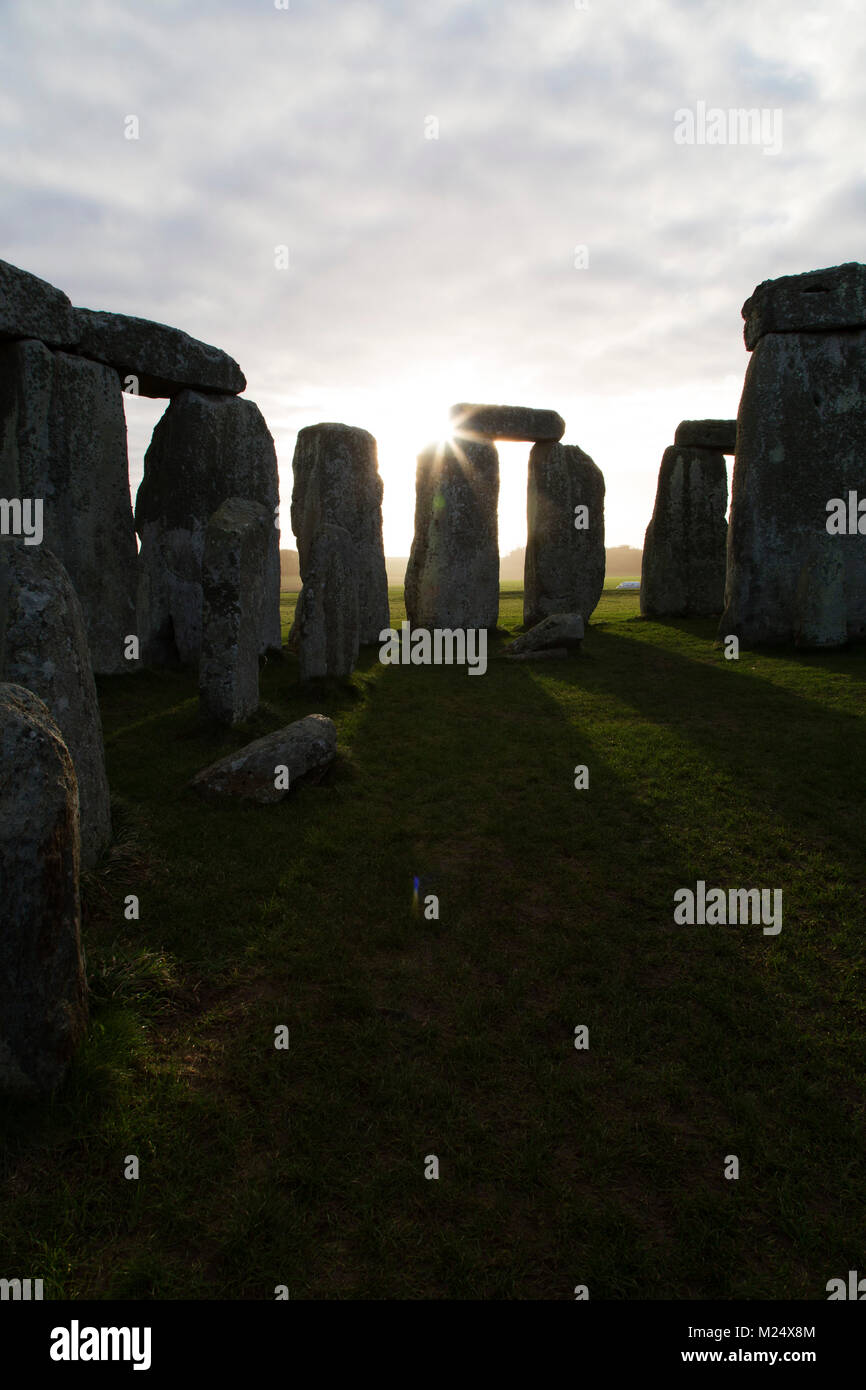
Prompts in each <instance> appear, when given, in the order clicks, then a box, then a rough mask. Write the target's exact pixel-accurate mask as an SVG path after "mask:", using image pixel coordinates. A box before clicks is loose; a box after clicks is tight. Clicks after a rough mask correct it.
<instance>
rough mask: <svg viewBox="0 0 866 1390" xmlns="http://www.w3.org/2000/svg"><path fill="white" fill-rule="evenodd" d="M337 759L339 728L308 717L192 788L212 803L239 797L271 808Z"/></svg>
mask: <svg viewBox="0 0 866 1390" xmlns="http://www.w3.org/2000/svg"><path fill="white" fill-rule="evenodd" d="M336 754H337V730H336V728H335V727H334V724H333V722H332V721H331V720H330V719H327V718H326V717H325V715H323V714H308V715H307V717H306V718H305V719H298V720H296V721H295V723H294V724H287V725H286V727H285V728H283V729H277V730H276V732H275V733H272V734H266V735H265V737H264V738H257V739H256V741H255V742H254V743H248V744H247V745H246V747H244V748H238V749H237V751H236V752H234V753H230V754H229V755H228V757H226V758H221V759H220V760H219V762H216V763H212V764H211V766H210V767H206V768H205V769H204V770H203V771H202V772H199V773H197V774H196V776H195V777H194V778H193V779H192V782H191V783H190V786H191V787H192V788H193V789H194V790H195V791H197V792H198V794H199V795H200V796H204V797H208V798H215V797H223V796H238V797H242V798H244V799H245V800H247V801H258V802H259V803H261V804H262V805H270V804H271V803H272V802H274V801H281V800H282V799H283V797H284V796H287V795H288V794H289V792H290V791H291V789H292V787H294V785H295V783H296V782H297V781H298V779H299V778H301V777H305V776H306V775H307V774H308V773H311V772H321V771H323V770H324V769H325V768H327V767H328V765H329V764H330V763H332V762H333V761H334V758H335V757H336ZM283 769H285V770H286V771H287V773H288V777H286V775H285V772H283ZM286 782H288V785H286Z"/></svg>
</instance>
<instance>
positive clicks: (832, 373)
mask: <svg viewBox="0 0 866 1390" xmlns="http://www.w3.org/2000/svg"><path fill="white" fill-rule="evenodd" d="M864 381H866V329H858V330H853V329H849V330H847V331H845V332H841V333H830V332H821V333H768V334H767V335H766V337H763V338H761V340H760V342H759V343H758V345H757V347H756V348H755V350H754V352H753V353H752V356H751V358H750V359H749V365H748V368H747V370H746V379H745V383H744V386H743V394H742V397H741V400H740V411H739V415H738V417H737V458H736V464H735V467H734V478H733V486H732V491H731V514H730V526H729V536H728V567H727V583H726V590H725V611H724V613H723V615H722V619H721V623H720V625H719V636H720V637H721V638H724V637H726V636H728V635H730V634H734V635H736V636H738V637H739V638H740V640H741V641H743V642H745V643H748V644H753V645H758V644H770V645H774V644H780V643H789V642H793V641H796V640H798V639H797V634H798V633H800V634H802V633H803V632H806V633H807V634H808V633H811V637H810V638H809V645H829V646H834V645H837V639H838V637H839V636H840V635H841V605H842V603H843V602H844V606H845V612H846V624H845V625H846V632H847V638H848V640H849V641H863V640H866V546H864V540H863V537H862V536H860V535H859V534H852V535H828V534H827V520H828V512H827V503H828V502H830V501H831V500H832V499H833V498H846V497H847V496H848V493H849V491H855V492H857V493H858V494H859V495H860V496H866V389H864V385H863V383H864ZM825 537H826V539H825ZM836 549H838V553H839V555H840V556H841V559H842V566H843V570H844V573H843V576H842V582H841V584H840V582H839V577H838V572H837V571H836V570H835V568H834V567H833V565H832V563H831V552H832V551H833V550H836ZM804 567H805V569H806V574H805V576H804ZM816 585H817V589H816ZM822 585H826V586H827V590H828V592H827V593H826V594H824V595H823V596H822V594H821V586H822ZM810 594H811V597H809V598H808V599H807V596H808V595H810ZM843 595H844V598H843ZM810 610H811V611H810ZM822 633H823V634H825V636H821V634H822ZM816 637H820V639H821V640H820V641H818V642H816V641H815V638H816ZM825 637H826V641H825ZM801 640H802V638H801Z"/></svg>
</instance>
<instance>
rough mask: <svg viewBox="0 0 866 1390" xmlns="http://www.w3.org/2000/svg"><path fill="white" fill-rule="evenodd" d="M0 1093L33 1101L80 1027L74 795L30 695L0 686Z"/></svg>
mask: <svg viewBox="0 0 866 1390" xmlns="http://www.w3.org/2000/svg"><path fill="white" fill-rule="evenodd" d="M0 884H2V900H3V908H2V911H3V917H2V931H0V1091H4V1092H9V1093H13V1094H19V1095H38V1094H40V1093H45V1092H48V1091H51V1090H53V1089H54V1087H55V1086H56V1085H58V1083H59V1082H60V1081H62V1080H63V1077H64V1075H65V1073H66V1069H67V1067H68V1065H69V1062H70V1059H71V1058H72V1055H73V1053H74V1051H75V1049H76V1047H77V1045H78V1043H79V1042H80V1041H81V1038H82V1037H83V1035H84V1030H85V1027H86V1025H87V984H86V979H85V973H84V955H83V952H82V948H81V919H80V908H79V898H78V886H79V839H78V790H77V787H76V784H75V769H74V767H73V765H72V758H71V757H70V755H69V750H68V749H67V747H66V744H65V743H64V742H63V739H62V737H61V734H60V730H59V729H58V727H57V725H56V724H55V722H54V720H53V719H52V718H51V715H50V713H49V711H48V709H47V707H46V706H45V705H44V704H43V703H42V701H41V700H40V699H38V698H37V697H36V696H35V695H34V694H33V692H32V691H30V690H25V689H24V687H23V686H19V685H10V684H5V685H0Z"/></svg>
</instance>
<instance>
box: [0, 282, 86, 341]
mask: <svg viewBox="0 0 866 1390" xmlns="http://www.w3.org/2000/svg"><path fill="white" fill-rule="evenodd" d="M77 337H78V325H77V324H76V322H75V316H74V311H73V308H72V305H71V304H70V302H69V299H68V298H67V296H66V295H65V294H64V293H63V291H62V290H57V289H55V288H54V286H53V285H49V283H48V281H47V280H40V279H39V277H38V276H36V275H31V274H30V273H29V271H27V270H19V269H18V266H17V265H10V264H9V262H8V261H0V338H39V339H40V341H41V342H43V343H50V344H52V345H53V346H55V347H74V346H75V343H76V341H77Z"/></svg>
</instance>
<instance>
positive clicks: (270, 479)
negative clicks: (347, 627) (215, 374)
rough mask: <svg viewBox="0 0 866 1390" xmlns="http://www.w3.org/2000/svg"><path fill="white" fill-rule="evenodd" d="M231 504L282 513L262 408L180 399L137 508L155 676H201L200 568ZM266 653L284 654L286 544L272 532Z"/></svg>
mask: <svg viewBox="0 0 866 1390" xmlns="http://www.w3.org/2000/svg"><path fill="white" fill-rule="evenodd" d="M229 497H239V498H244V499H245V500H247V501H250V502H258V503H259V504H260V505H261V506H263V507H264V508H265V510H266V511H267V512H268V514H269V516H270V517H271V518H274V517H275V516H276V510H277V507H278V505H279V478H278V476H277V456H276V451H275V449H274V441H273V439H272V438H271V435H270V432H269V430H268V427H267V425H266V424H265V421H264V418H263V416H262V413H261V411H260V410H259V408H258V406H257V405H255V403H254V402H253V401H248V400H244V399H242V398H241V397H239V396H207V395H202V394H201V393H200V392H196V391H182V392H181V393H180V395H178V396H175V397H174V399H173V400H172V401H171V403H170V405H169V407H168V409H167V410H166V412H165V414H164V415H163V416H162V418H161V420H159V422H158V423H157V426H156V429H155V430H154V432H153V438H152V440H151V443H150V447H149V449H148V451H147V453H146V455H145V459H144V477H143V479H142V482H141V486H140V487H139V489H138V495H137V497H136V503H135V524H136V527H137V529H138V534H139V536H140V537H141V550H140V552H139V557H138V564H139V586H138V630H139V633H140V636H141V651H142V657H143V659H144V660H145V662H146V663H147V664H150V665H153V666H163V665H173V664H176V663H178V662H179V663H181V664H182V665H188V666H197V665H198V662H199V659H200V656H201V623H202V586H201V566H202V558H203V556H204V541H205V530H206V527H207V523H208V521H209V520H210V518H211V517H212V516H213V514H214V512H215V511H216V510H217V509H218V508H219V507H221V506H222V504H223V502H225V501H227V499H228V498H229ZM257 640H258V647H259V651H260V652H265V651H269V650H274V651H279V650H280V646H281V632H280V536H279V531H278V530H277V528H276V525H273V526H272V527H271V530H270V536H269V541H268V561H267V574H266V581H265V599H264V604H263V607H262V611H261V615H260V619H259V624H258V638H257Z"/></svg>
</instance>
